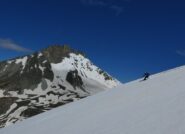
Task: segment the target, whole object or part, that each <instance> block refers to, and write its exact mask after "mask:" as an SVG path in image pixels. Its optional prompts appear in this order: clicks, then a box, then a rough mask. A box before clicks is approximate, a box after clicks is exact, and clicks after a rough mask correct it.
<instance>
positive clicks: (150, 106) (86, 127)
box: [0, 66, 185, 134]
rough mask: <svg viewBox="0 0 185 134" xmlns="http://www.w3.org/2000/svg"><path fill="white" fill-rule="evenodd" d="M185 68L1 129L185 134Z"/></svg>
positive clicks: (43, 133)
mask: <svg viewBox="0 0 185 134" xmlns="http://www.w3.org/2000/svg"><path fill="white" fill-rule="evenodd" d="M184 82H185V66H183V67H180V68H176V69H173V70H169V71H166V72H162V73H159V74H156V75H153V76H151V77H150V78H149V79H148V80H147V81H142V80H136V81H133V82H131V83H128V84H125V85H120V86H118V87H117V88H115V89H112V90H109V91H105V92H102V93H99V94H97V95H94V96H90V97H88V98H85V99H82V100H79V101H77V102H74V103H70V104H67V105H65V106H63V107H59V108H56V109H53V110H51V111H48V112H45V113H43V114H40V115H38V116H35V117H33V118H30V119H28V120H25V121H23V122H21V123H18V124H15V125H13V126H10V127H7V128H4V129H2V130H0V133H1V134H15V133H17V134H51V133H55V134H60V133H63V134H184V133H185V127H184V126H185V107H184V106H185V84H184Z"/></svg>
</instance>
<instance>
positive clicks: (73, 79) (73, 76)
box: [66, 70, 83, 88]
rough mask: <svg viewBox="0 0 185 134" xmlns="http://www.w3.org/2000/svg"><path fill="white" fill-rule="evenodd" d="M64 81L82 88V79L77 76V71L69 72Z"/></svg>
mask: <svg viewBox="0 0 185 134" xmlns="http://www.w3.org/2000/svg"><path fill="white" fill-rule="evenodd" d="M66 80H67V81H68V82H69V83H70V84H71V85H72V86H73V87H74V88H76V87H80V88H83V87H82V86H83V81H82V78H81V77H80V76H79V75H78V71H77V70H74V71H69V72H68V74H67V77H66Z"/></svg>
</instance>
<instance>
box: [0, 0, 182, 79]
mask: <svg viewBox="0 0 185 134" xmlns="http://www.w3.org/2000/svg"><path fill="white" fill-rule="evenodd" d="M52 44H69V45H70V46H71V47H73V48H75V49H78V50H81V51H84V52H85V53H86V55H87V56H88V57H89V58H90V59H91V60H92V62H93V63H95V64H96V65H97V66H99V67H101V68H102V69H104V70H106V71H107V72H109V73H110V74H111V75H113V76H114V77H116V78H117V79H119V80H120V81H123V82H127V81H130V80H134V79H136V78H139V77H141V76H142V74H143V73H144V72H146V71H148V72H151V73H157V72H160V71H164V70H166V69H170V68H173V67H177V66H180V65H184V64H185V1H184V0H2V1H1V3H0V54H1V55H0V60H5V59H9V58H12V57H15V56H20V55H25V54H28V53H30V52H33V51H38V50H40V49H42V48H45V47H47V46H49V45H52Z"/></svg>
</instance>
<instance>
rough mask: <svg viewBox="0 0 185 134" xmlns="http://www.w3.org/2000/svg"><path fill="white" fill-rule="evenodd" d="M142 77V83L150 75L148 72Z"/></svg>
mask: <svg viewBox="0 0 185 134" xmlns="http://www.w3.org/2000/svg"><path fill="white" fill-rule="evenodd" d="M143 77H144V79H143V81H145V80H147V79H148V78H149V77H150V74H149V73H148V72H146V73H144V75H143Z"/></svg>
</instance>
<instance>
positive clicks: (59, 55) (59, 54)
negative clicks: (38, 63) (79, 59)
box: [43, 45, 84, 63]
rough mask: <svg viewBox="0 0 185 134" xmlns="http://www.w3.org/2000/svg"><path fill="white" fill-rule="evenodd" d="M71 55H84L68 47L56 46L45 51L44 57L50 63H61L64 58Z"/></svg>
mask: <svg viewBox="0 0 185 134" xmlns="http://www.w3.org/2000/svg"><path fill="white" fill-rule="evenodd" d="M70 53H76V54H81V55H84V54H83V53H82V52H79V51H75V50H73V49H72V48H70V47H69V46H68V45H64V46H59V45H55V46H52V47H49V48H47V49H44V50H43V54H44V56H45V57H46V58H47V59H48V61H49V62H50V63H59V62H61V61H62V60H63V58H64V57H68V56H69V54H70Z"/></svg>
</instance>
